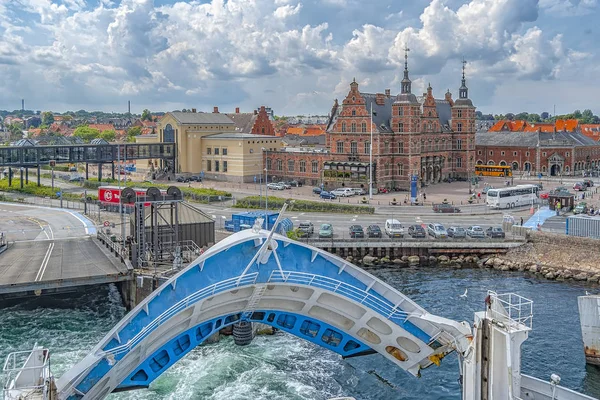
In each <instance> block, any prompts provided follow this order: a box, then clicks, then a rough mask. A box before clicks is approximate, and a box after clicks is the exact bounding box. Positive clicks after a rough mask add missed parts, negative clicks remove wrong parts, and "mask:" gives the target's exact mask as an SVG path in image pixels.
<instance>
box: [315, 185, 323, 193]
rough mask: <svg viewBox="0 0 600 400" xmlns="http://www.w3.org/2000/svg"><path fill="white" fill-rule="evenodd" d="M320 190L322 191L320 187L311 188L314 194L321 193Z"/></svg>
mask: <svg viewBox="0 0 600 400" xmlns="http://www.w3.org/2000/svg"><path fill="white" fill-rule="evenodd" d="M322 191H323V189H321V188H320V187H314V188H313V193H314V194H321V192H322Z"/></svg>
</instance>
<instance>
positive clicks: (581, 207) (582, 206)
mask: <svg viewBox="0 0 600 400" xmlns="http://www.w3.org/2000/svg"><path fill="white" fill-rule="evenodd" d="M587 212H588V207H587V203H586V202H585V201H580V202H579V203H578V204H577V205H576V206H575V208H574V209H573V214H587Z"/></svg>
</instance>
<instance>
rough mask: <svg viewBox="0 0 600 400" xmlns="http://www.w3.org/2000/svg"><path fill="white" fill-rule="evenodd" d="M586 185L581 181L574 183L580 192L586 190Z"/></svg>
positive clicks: (574, 187) (574, 188)
mask: <svg viewBox="0 0 600 400" xmlns="http://www.w3.org/2000/svg"><path fill="white" fill-rule="evenodd" d="M585 189H586V186H585V185H584V184H583V183H581V182H577V183H576V184H574V185H573V190H578V191H580V192H585Z"/></svg>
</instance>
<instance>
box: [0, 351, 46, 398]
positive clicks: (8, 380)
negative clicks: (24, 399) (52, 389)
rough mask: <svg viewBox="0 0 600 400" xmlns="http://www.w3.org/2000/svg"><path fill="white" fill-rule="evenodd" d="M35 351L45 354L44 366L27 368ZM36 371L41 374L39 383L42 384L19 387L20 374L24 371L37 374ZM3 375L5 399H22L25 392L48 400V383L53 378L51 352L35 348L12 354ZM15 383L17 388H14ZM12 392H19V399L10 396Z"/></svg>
mask: <svg viewBox="0 0 600 400" xmlns="http://www.w3.org/2000/svg"><path fill="white" fill-rule="evenodd" d="M35 351H41V352H43V356H44V358H43V361H42V364H41V365H35V366H32V367H26V366H25V365H26V364H27V361H28V359H29V357H31V356H32V354H33V352H35ZM36 370H37V371H39V372H40V374H39V380H38V382H41V383H39V384H34V383H33V382H32V384H30V385H17V382H16V378H18V376H19V374H20V373H22V372H24V371H33V372H34V373H35V371H36ZM2 373H3V379H4V396H3V398H4V399H5V400H12V399H15V400H16V399H20V398H21V396H23V392H28V393H29V394H32V393H36V394H42V396H43V397H42V398H43V399H46V398H47V395H48V393H47V389H48V387H47V385H46V382H47V381H49V380H50V379H51V378H52V375H51V373H50V352H49V351H48V349H41V348H34V349H33V351H32V350H26V351H16V352H13V353H10V354H9V355H8V356H7V357H6V361H5V362H4V367H3V368H2ZM13 382H14V385H15V386H13ZM12 390H17V391H18V392H19V397H12V396H11V394H10V392H11V391H12Z"/></svg>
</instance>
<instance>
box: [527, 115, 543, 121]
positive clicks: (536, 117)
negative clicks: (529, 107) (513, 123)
mask: <svg viewBox="0 0 600 400" xmlns="http://www.w3.org/2000/svg"><path fill="white" fill-rule="evenodd" d="M527 121H528V122H542V118H541V117H540V116H539V115H538V114H529V116H528V117H527Z"/></svg>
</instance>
